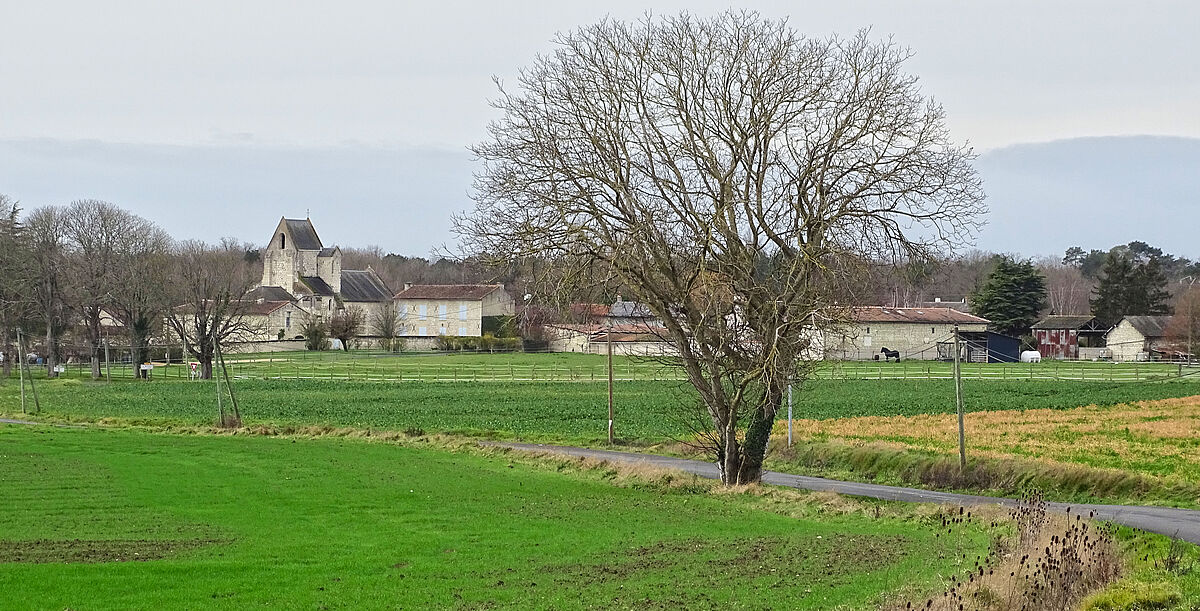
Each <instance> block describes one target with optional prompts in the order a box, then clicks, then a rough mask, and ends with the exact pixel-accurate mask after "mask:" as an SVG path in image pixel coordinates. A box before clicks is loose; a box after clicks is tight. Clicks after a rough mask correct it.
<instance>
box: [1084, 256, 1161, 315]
mask: <svg viewBox="0 0 1200 611" xmlns="http://www.w3.org/2000/svg"><path fill="white" fill-rule="evenodd" d="M1169 298H1170V293H1168V292H1167V276H1166V274H1165V273H1164V272H1163V268H1162V261H1161V260H1160V259H1159V257H1150V258H1149V259H1147V260H1146V262H1144V263H1142V264H1141V265H1134V262H1133V258H1132V257H1131V256H1129V255H1126V254H1123V253H1121V252H1117V251H1116V249H1114V252H1110V253H1109V254H1108V257H1106V258H1105V260H1104V268H1103V269H1102V270H1101V277H1100V284H1098V285H1097V286H1096V289H1095V296H1094V297H1093V298H1092V315H1093V316H1095V317H1096V318H1097V319H1099V320H1100V322H1102V323H1104V324H1106V325H1110V326H1111V325H1115V324H1117V323H1118V322H1120V321H1121V319H1122V318H1124V317H1125V316H1145V315H1152V316H1154V315H1162V314H1169V313H1170V311H1171V309H1170V307H1169V306H1168V305H1167V300H1168V299H1169Z"/></svg>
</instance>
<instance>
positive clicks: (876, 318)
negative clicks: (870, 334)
mask: <svg viewBox="0 0 1200 611" xmlns="http://www.w3.org/2000/svg"><path fill="white" fill-rule="evenodd" d="M851 315H852V317H853V318H854V320H855V321H856V322H908V323H923V324H928V323H934V324H956V323H957V324H986V323H988V322H989V321H988V320H987V319H986V318H980V317H978V316H975V315H974V314H968V313H966V312H959V311H958V310H955V309H952V308H888V307H883V306H858V307H855V308H851Z"/></svg>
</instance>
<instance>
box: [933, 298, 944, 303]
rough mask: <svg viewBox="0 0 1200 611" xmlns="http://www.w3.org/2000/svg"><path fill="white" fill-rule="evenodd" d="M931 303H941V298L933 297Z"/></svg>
mask: <svg viewBox="0 0 1200 611" xmlns="http://www.w3.org/2000/svg"><path fill="white" fill-rule="evenodd" d="M933 302H934V303H941V302H942V298H941V297H934V298H933Z"/></svg>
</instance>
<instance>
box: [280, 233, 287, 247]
mask: <svg viewBox="0 0 1200 611" xmlns="http://www.w3.org/2000/svg"><path fill="white" fill-rule="evenodd" d="M285 248H287V236H286V235H284V234H282V233H281V234H279V250H283V249H285Z"/></svg>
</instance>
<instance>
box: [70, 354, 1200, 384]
mask: <svg viewBox="0 0 1200 611" xmlns="http://www.w3.org/2000/svg"><path fill="white" fill-rule="evenodd" d="M227 364H228V366H229V367H230V372H231V375H234V376H238V377H247V378H263V379H267V378H275V379H319V380H352V381H384V382H404V381H444V382H456V381H458V382H461V381H475V382H497V381H506V382H516V381H543V382H546V381H558V382H594V381H603V380H606V379H607V376H608V370H607V359H606V358H605V357H604V356H602V355H595V354H574V353H535V354H529V353H503V354H486V353H485V354H477V353H452V352H413V353H409V352H404V353H387V352H375V351H366V350H362V351H351V352H338V351H327V352H272V353H258V354H230V355H228V358H227ZM951 367H952V366H951V364H950V363H942V362H936V361H903V362H900V363H879V362H875V361H865V362H856V361H846V362H830V363H829V364H828V365H827V366H826V367H825V368H823V369H821V370H820V371H818V372H817V374H816V375H817V377H818V378H821V379H872V380H939V379H948V378H949V377H950V375H951ZM1196 371H1197V369H1196V368H1186V367H1185V368H1182V369H1181V368H1180V367H1179V366H1178V365H1174V364H1170V363H1110V362H1060V361H1046V362H1043V363H1007V364H1003V363H992V364H979V363H965V364H963V375H964V377H965V378H966V379H968V380H980V381H984V380H986V381H993V380H995V381H1012V380H1060V381H1093V382H1100V381H1103V382H1136V381H1144V380H1154V379H1165V378H1169V377H1178V376H1179V375H1180V374H1181V373H1184V374H1188V373H1195V372H1196ZM110 373H111V375H113V376H116V377H118V378H131V377H133V376H132V369H131V367H130V365H128V364H123V365H118V364H115V363H114V364H113V366H112V368H111V372H110ZM64 375H65V377H70V378H85V377H88V378H90V369H89V368H88V367H87V366H86V365H83V364H78V363H77V364H73V365H70V366H68V367H67V371H66V372H65V374H64ZM155 375H156V376H158V377H161V378H176V379H182V378H186V377H187V376H188V369H187V367H185V366H183V365H179V364H174V365H170V366H166V365H165V364H163V363H159V364H158V365H157V366H156V369H155ZM613 375H614V377H615V378H616V379H617V380H620V381H633V380H655V381H660V380H665V381H674V380H681V379H683V377H682V372H681V371H680V370H678V369H676V368H673V367H669V366H667V365H666V364H665V362H664V361H663V360H661V359H658V358H647V357H623V356H619V355H618V356H614V357H613ZM1195 379H1197V380H1200V376H1195Z"/></svg>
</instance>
